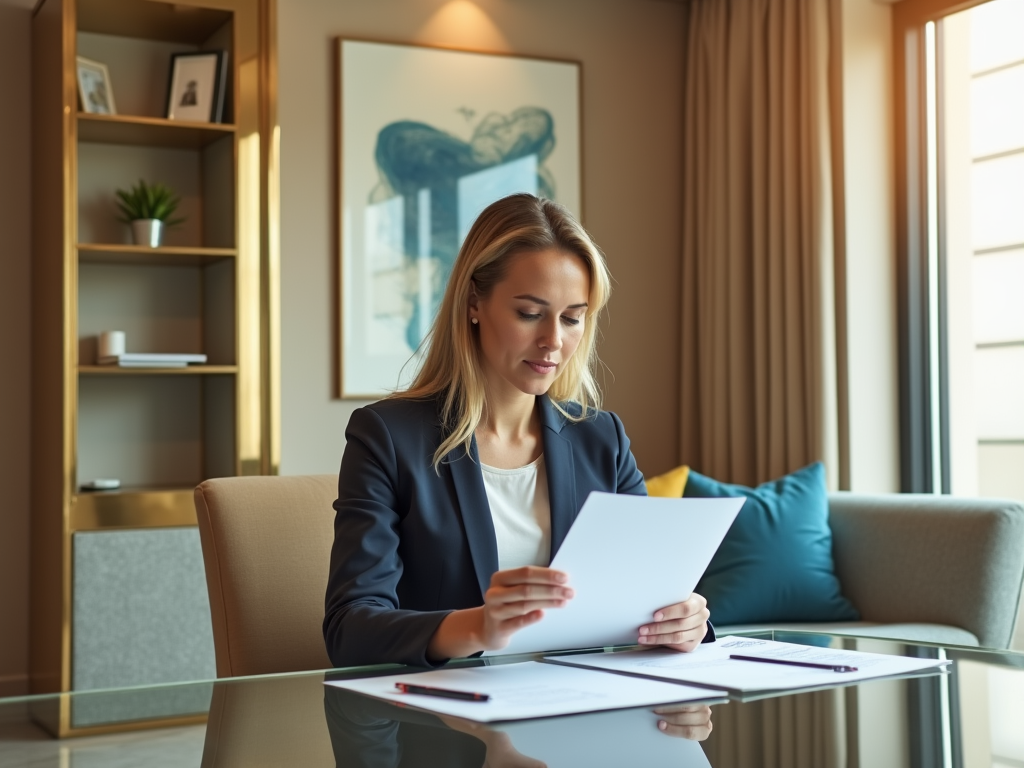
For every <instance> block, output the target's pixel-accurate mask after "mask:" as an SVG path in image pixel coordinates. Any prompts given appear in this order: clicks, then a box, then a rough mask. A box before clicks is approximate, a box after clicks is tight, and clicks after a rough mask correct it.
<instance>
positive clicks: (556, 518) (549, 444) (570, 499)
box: [540, 395, 579, 560]
mask: <svg viewBox="0 0 1024 768" xmlns="http://www.w3.org/2000/svg"><path fill="white" fill-rule="evenodd" d="M540 401H541V422H542V424H543V427H544V430H543V439H544V463H545V465H546V467H547V475H548V499H549V501H550V503H551V559H552V560H553V559H554V558H555V553H557V552H558V548H559V547H561V546H562V542H563V541H564V540H565V535H566V534H567V533H568V532H569V528H570V527H572V523H573V520H575V519H576V513H577V512H578V511H579V508H578V507H577V506H576V472H575V468H574V466H573V458H572V443H570V442H569V441H568V440H567V439H565V438H564V437H562V435H561V431H562V426H563V425H564V424H565V417H564V416H563V415H562V414H561V413H559V412H558V411H557V410H556V409H555V406H554V405H553V404H552V403H551V400H550V399H548V397H547V396H546V395H545V396H542V397H541V398H540Z"/></svg>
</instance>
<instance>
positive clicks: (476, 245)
mask: <svg viewBox="0 0 1024 768" xmlns="http://www.w3.org/2000/svg"><path fill="white" fill-rule="evenodd" d="M547 248H555V249H558V250H560V251H565V252H566V253H571V254H574V255H576V256H578V257H579V258H580V259H582V260H583V262H584V264H586V267H587V271H588V272H589V274H590V296H589V297H588V302H587V304H588V306H587V312H586V321H585V323H584V329H583V338H582V339H581V340H580V344H579V347H577V349H576V353H575V354H574V355H573V356H572V357H571V358H570V359H569V361H568V363H566V365H565V367H564V368H563V370H562V372H561V373H560V374H559V376H558V378H556V379H555V381H554V383H553V384H552V385H551V388H550V390H548V396H549V397H550V398H551V401H552V402H553V403H554V405H555V407H556V408H557V409H558V410H559V411H560V412H561V413H562V414H563V415H564V416H565V417H566V418H567V419H569V420H570V421H582V420H583V419H585V418H587V417H588V416H589V415H591V414H593V413H594V412H596V411H597V410H598V409H599V408H600V407H601V392H600V390H599V388H598V386H597V381H596V378H595V375H594V373H595V368H596V367H597V364H598V360H597V344H596V342H597V326H598V322H597V321H598V317H599V315H600V312H601V310H602V309H603V308H604V306H605V304H607V303H608V296H609V294H610V293H611V276H610V275H609V273H608V267H607V265H606V264H605V261H604V256H603V255H602V253H601V251H600V250H599V249H598V247H597V246H596V245H595V244H594V241H593V240H591V239H590V235H589V234H587V231H586V230H585V229H584V228H583V227H582V226H581V225H580V224H579V222H577V221H576V220H575V219H574V218H573V217H572V214H570V213H569V212H568V211H567V210H566V209H565V208H563V207H562V206H561V205H559V204H558V203H556V202H553V201H551V200H545V199H544V198H538V197H534V196H533V195H529V194H517V195H509V196H508V197H505V198H502V199H501V200H498V201H497V202H495V203H491V205H489V206H488V207H487V208H485V209H484V211H483V213H481V214H480V216H479V217H478V218H477V220H476V222H474V224H473V226H472V228H471V229H470V230H469V234H468V235H466V240H465V242H464V243H463V244H462V248H461V249H460V250H459V255H458V258H456V260H455V264H454V266H453V267H452V273H451V276H450V277H449V279H448V287H447V288H446V289H445V293H444V299H443V300H442V301H441V307H440V309H438V312H437V318H436V319H435V320H434V324H433V326H432V327H431V330H430V334H429V336H428V337H427V342H425V343H428V344H429V348H428V351H427V355H426V359H425V360H424V361H423V367H422V368H421V369H420V371H419V373H418V374H417V375H416V378H415V380H414V381H413V383H412V385H411V386H410V387H409V389H407V390H405V391H404V392H396V393H395V394H393V395H392V396H391V397H395V398H404V399H427V398H436V397H442V396H443V403H442V406H441V413H440V416H441V423H442V429H443V430H444V431H445V433H446V434H445V437H444V440H443V442H442V443H441V445H440V447H439V448H438V449H437V451H436V452H435V453H434V458H433V463H434V468H435V469H437V468H438V466H439V465H440V463H441V461H442V460H443V459H444V457H445V456H447V455H448V453H450V452H451V451H452V450H454V449H455V448H456V447H458V446H459V445H462V446H464V447H465V449H466V453H467V454H469V452H470V447H471V445H472V440H473V433H474V432H475V431H476V428H477V427H478V426H479V424H480V420H481V419H482V417H483V413H484V407H485V405H486V400H487V398H486V390H485V385H484V376H483V372H482V370H481V364H480V354H481V353H480V347H479V342H478V340H477V337H476V334H475V333H474V332H473V330H472V327H471V324H470V322H469V299H470V294H471V292H472V290H473V289H474V287H475V290H476V295H477V296H478V297H480V298H486V297H487V296H489V295H490V293H491V291H492V290H493V289H494V286H496V285H497V284H498V283H500V282H501V281H502V280H504V279H505V276H506V274H507V273H508V268H509V265H510V264H511V261H512V259H513V258H514V257H515V256H516V255H517V254H520V253H523V252H529V251H539V250H544V249H547ZM566 402H573V403H577V404H578V405H579V406H580V408H579V409H578V410H579V412H578V413H576V410H577V409H575V408H574V409H573V410H572V412H570V411H569V410H566V408H565V407H564V405H563V403H566Z"/></svg>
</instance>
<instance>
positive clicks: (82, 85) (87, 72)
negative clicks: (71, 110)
mask: <svg viewBox="0 0 1024 768" xmlns="http://www.w3.org/2000/svg"><path fill="white" fill-rule="evenodd" d="M75 62H76V67H75V69H76V72H77V77H78V97H79V99H80V100H81V102H82V111H83V112H85V113H86V114H90V115H116V114H117V107H116V106H115V105H114V89H113V88H112V87H111V85H110V72H109V71H108V70H107V65H106V64H103V63H102V62H99V61H93V60H92V59H87V58H85V57H84V56H76V57H75Z"/></svg>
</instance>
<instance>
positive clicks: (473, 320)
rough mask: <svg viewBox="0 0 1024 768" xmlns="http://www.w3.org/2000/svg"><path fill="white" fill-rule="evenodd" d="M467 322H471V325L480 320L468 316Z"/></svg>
mask: <svg viewBox="0 0 1024 768" xmlns="http://www.w3.org/2000/svg"><path fill="white" fill-rule="evenodd" d="M469 322H471V323H472V324H473V325H476V324H477V323H479V322H480V321H479V320H477V319H476V318H475V317H473V318H470V321H469Z"/></svg>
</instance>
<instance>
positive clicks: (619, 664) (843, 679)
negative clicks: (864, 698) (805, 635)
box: [556, 637, 949, 692]
mask: <svg viewBox="0 0 1024 768" xmlns="http://www.w3.org/2000/svg"><path fill="white" fill-rule="evenodd" d="M733 653H738V654H741V655H743V656H763V657H765V658H773V659H789V660H792V661H809V662H814V663H818V664H836V665H840V664H845V665H847V666H851V667H856V668H857V671H856V672H832V671H831V670H827V669H809V668H807V667H791V666H785V665H782V664H759V663H757V662H751V661H738V660H736V659H730V658H729V656H730V654H733ZM556 660H557V661H558V662H559V663H560V664H571V665H575V666H582V667H587V668H590V669H600V670H608V671H612V672H629V673H632V674H637V675H646V676H649V677H652V678H658V679H662V680H678V681H680V682H686V683H694V684H698V685H712V686H715V687H716V688H727V689H729V690H731V691H739V692H747V691H768V690H773V691H774V690H793V689H797V688H812V687H816V686H828V685H841V684H843V683H855V682H859V681H861V680H870V679H872V678H876V677H888V676H890V675H905V674H909V673H911V672H919V671H921V670H926V669H933V668H938V667H941V666H943V665H945V664H948V663H949V662H948V661H946V660H939V659H914V658H908V657H906V656H889V655H887V654H881V653H865V652H863V651H846V650H841V649H836V648H819V647H817V646H813V645H799V644H796V643H779V642H775V641H773V640H761V639H758V638H754V637H722V638H719V639H718V640H717V641H716V642H714V643H704V644H703V645H701V646H699V647H698V648H697V649H696V650H695V651H693V652H692V653H678V652H676V651H670V650H667V649H651V650H640V651H623V652H622V653H603V654H581V655H576V656H559V657H557V658H556Z"/></svg>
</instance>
